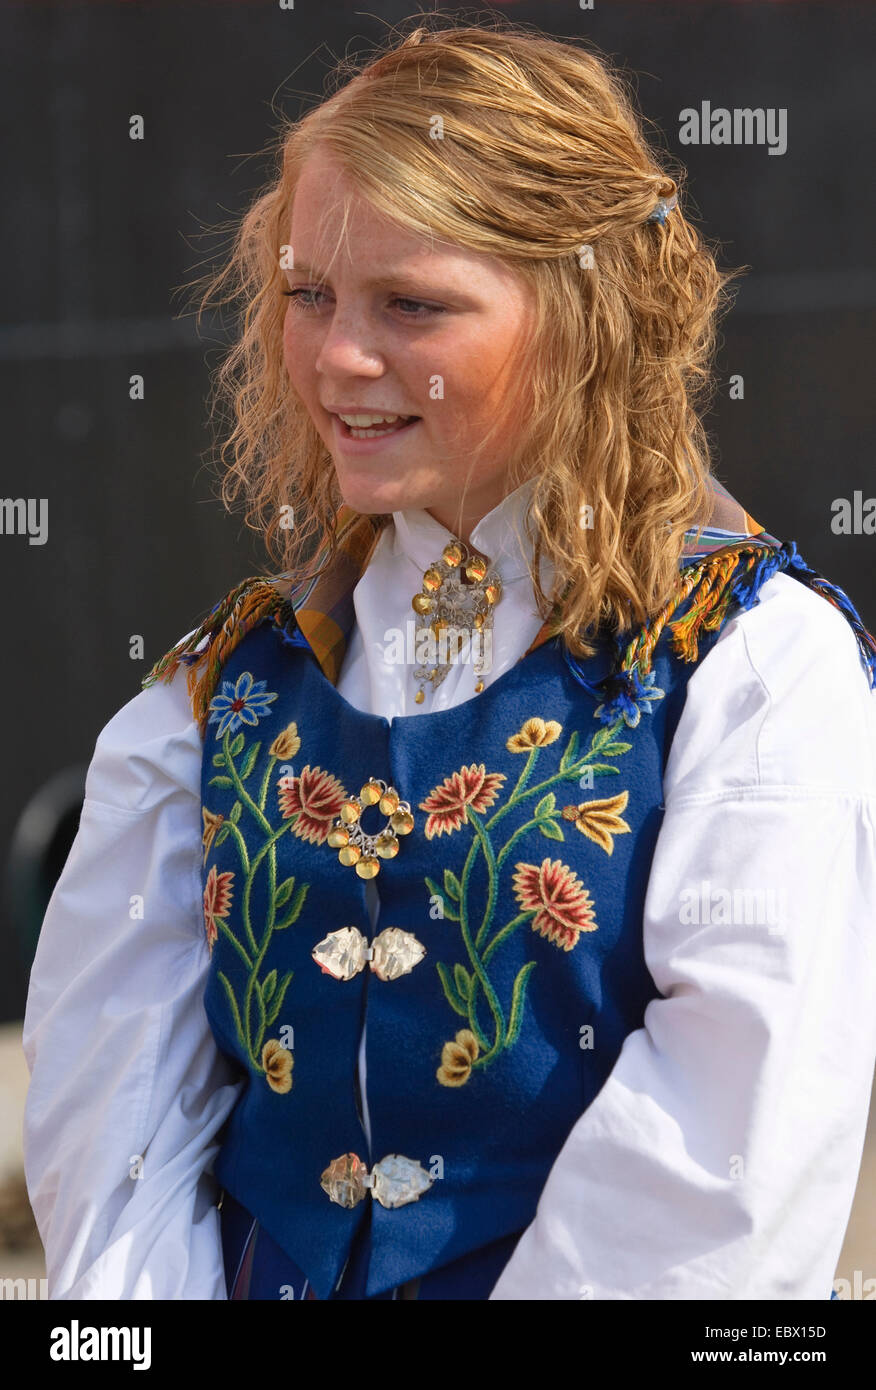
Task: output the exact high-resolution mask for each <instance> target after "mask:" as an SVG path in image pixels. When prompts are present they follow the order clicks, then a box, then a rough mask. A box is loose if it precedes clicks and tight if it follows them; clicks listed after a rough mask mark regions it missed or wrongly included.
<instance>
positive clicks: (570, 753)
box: [560, 730, 578, 772]
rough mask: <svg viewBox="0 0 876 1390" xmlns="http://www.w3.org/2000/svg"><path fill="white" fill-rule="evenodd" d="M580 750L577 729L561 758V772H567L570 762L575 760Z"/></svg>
mask: <svg viewBox="0 0 876 1390" xmlns="http://www.w3.org/2000/svg"><path fill="white" fill-rule="evenodd" d="M577 751H578V732H577V730H575V731H574V732H573V733H572V737H571V738H570V739H569V742H568V743H567V745H566V751H565V753H564V754H563V756H562V757H561V758H560V772H565V770H566V768H567V767H568V766H569V764H570V763H573V762H574V761H575V754H576V752H577Z"/></svg>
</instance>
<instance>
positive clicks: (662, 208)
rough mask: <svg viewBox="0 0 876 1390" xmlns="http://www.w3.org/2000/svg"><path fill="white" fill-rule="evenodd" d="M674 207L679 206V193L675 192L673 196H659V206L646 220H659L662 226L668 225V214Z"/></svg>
mask: <svg viewBox="0 0 876 1390" xmlns="http://www.w3.org/2000/svg"><path fill="white" fill-rule="evenodd" d="M674 207H678V194H677V193H673V195H672V197H671V198H658V199H657V206H656V208H655V209H654V211H653V212H652V213H649V215H648V216H647V217H646V218H645V221H646V222H659V223H660V226H661V227H665V226H666V214H667V213H668V212H671V211H672V209H673V208H674Z"/></svg>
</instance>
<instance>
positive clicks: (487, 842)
mask: <svg viewBox="0 0 876 1390" xmlns="http://www.w3.org/2000/svg"><path fill="white" fill-rule="evenodd" d="M465 810H466V815H467V817H468V819H469V820H470V821H471V824H472V826H473V828H474V832H475V835H476V836H477V842H478V843H480V846H481V849H482V850H483V852H484V861H485V863H486V866H487V874H488V879H489V886H488V889H487V905H486V908H485V909H484V916H483V920H482V922H481V925H480V926H479V927H478V933H477V936H476V937H475V947H476V948H477V949H480V944H481V942H482V940H483V938H484V932H485V931H486V929H487V923H488V922H489V920H490V918H491V917H492V915H493V909H494V908H495V905H496V893H497V891H498V886H499V884H498V878H499V866H498V864H497V863H496V855H495V852H494V850H493V844H492V841H491V839H490V837H489V835H487V834H486V833H485V832H484V828H483V826H482V825H481V822H480V819H479V818H478V816H477V815H476V814H475V812H474V811H472V808H471V807H470V806H466V808H465ZM473 843H474V842H473Z"/></svg>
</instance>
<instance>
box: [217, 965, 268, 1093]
mask: <svg viewBox="0 0 876 1390" xmlns="http://www.w3.org/2000/svg"><path fill="white" fill-rule="evenodd" d="M219 979H220V980H221V982H222V984H223V986H224V988H225V993H226V994H227V995H228V1002H229V1004H230V1005H231V1013H232V1016H233V1018H234V1026H235V1027H236V1029H237V1036H238V1038H239V1039H240V1041H241V1043H242V1044H243V1046H244V1047H245V1048H246V1051H247V1054H248V1056H249V1059H250V1061H251V1062H252V1064H253V1066H254V1067H255V1068H256V1070H257V1071H260V1072H263V1071H264V1067H262V1066H260V1065H259V1063H258V1062H257V1061H256V1060H255V1058H254V1057H253V1055H252V1043H251V1042H250V1037H249V1029H248V1028H247V1029H246V1030H244V1027H243V1024H242V1023H241V1020H240V1013H239V1011H238V1008H237V1000H236V999H235V997H234V990H233V989H232V988H231V983H230V981H229V979H228V977H227V976H226V975H223V973H222V971H221V970H220V971H219Z"/></svg>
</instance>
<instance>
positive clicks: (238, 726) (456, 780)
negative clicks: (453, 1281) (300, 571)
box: [144, 532, 876, 1299]
mask: <svg viewBox="0 0 876 1390" xmlns="http://www.w3.org/2000/svg"><path fill="white" fill-rule="evenodd" d="M758 539H759V543H758V544H749V543H748V542H747V541H743V543H742V544H741V545H738V546H736V545H734V546H726V547H720V541H719V542H718V544H719V547H720V548H719V550H718V552H717V553H716V554H714V555H710V556H709V557H708V559H706V560H703V561H702V562H700V564H699V568H697V567H696V566H691V567H690V568H688V569H685V570H683V572H682V574H681V576H680V584H679V592H678V594H677V595H676V597H675V599H674V600H673V602H672V603H671V604H670V605H667V608H666V609H665V611H664V612H663V613H662V614H661V615H660V616H659V618H658V619H655V620H654V621H653V622H651V623H646V624H645V625H644V627H643V629H642V630H641V631H640V632H639V634H638V635H637V636H636V637H635V638H634V640H633V641H632V642H631V643H630V645H629V646H628V647H627V648H626V653H625V655H624V658H623V662H622V663H620V652H621V651H622V648H621V647H620V646H618V645H615V643H614V641H613V640H609V639H608V638H607V637H606V638H600V639H599V640H598V641H597V642H596V651H595V653H594V655H593V656H591V657H590V658H588V659H586V660H580V659H575V658H573V657H572V656H571V655H570V654H569V653H568V651H567V650H566V648H565V645H564V644H563V643H562V640H561V638H560V637H558V636H553V637H549V636H548V635H547V629H543V630H542V633H541V634H540V637H539V638H538V639H536V643H534V644H533V646H532V647H530V649H529V650H528V651H527V653H526V654H525V655H524V656H523V657H522V658H521V659H520V660H518V661H517V662H516V663H515V664H514V665H513V666H512V667H510V668H509V669H508V670H506V671H505V672H504V673H503V674H502V675H501V676H500V677H499V678H497V679H496V680H495V681H494V682H493V683H492V684H491V685H489V686H487V688H486V689H485V690H484V691H483V692H482V693H481V694H478V695H475V696H473V697H472V698H470V699H468V700H466V701H464V702H463V703H461V704H458V705H456V706H455V707H453V708H450V709H447V710H442V711H437V712H434V713H421V714H417V715H410V716H400V717H396V718H394V719H392V720H388V719H386V718H385V717H383V716H380V715H372V714H368V713H364V712H362V711H360V710H358V709H356V708H355V707H354V706H352V705H351V704H350V703H349V702H348V701H347V700H346V699H344V698H343V697H342V696H341V694H340V693H339V691H338V690H337V689H336V688H335V686H334V684H333V683H332V680H330V679H328V677H327V676H326V674H325V671H324V669H323V667H322V665H321V663H320V661H319V660H318V659H317V657H316V655H315V654H314V650H313V646H312V642H311V641H308V639H307V637H305V635H304V632H303V631H302V629H301V625H300V623H299V622H297V621H296V617H295V613H294V610H293V608H292V606H291V605H290V603H289V602H288V601H287V600H285V599H284V600H282V601H280V600H278V599H277V594H276V592H275V590H274V589H273V588H272V585H273V584H274V581H270V583H266V582H265V581H262V580H252V581H246V584H245V585H242V586H240V588H239V589H238V590H235V591H233V592H232V594H231V595H229V596H228V598H227V599H226V600H225V601H224V603H223V604H220V605H217V607H216V609H214V610H213V613H212V614H211V617H210V618H209V619H208V621H207V622H206V623H205V624H204V625H202V628H201V629H199V630H198V631H197V632H196V633H195V634H194V636H193V637H191V638H190V639H186V640H185V641H184V643H183V644H180V645H179V646H177V647H176V648H174V649H172V650H171V652H169V653H168V654H167V655H166V656H165V657H164V658H162V660H161V661H160V662H159V663H157V665H156V667H154V668H153V671H152V672H151V673H150V675H149V676H148V677H147V678H146V681H144V684H148V683H150V682H151V681H153V680H156V679H168V678H170V677H171V676H172V675H173V672H174V671H175V669H176V668H177V667H178V665H179V664H181V663H188V664H192V665H194V664H196V663H197V662H201V661H202V660H206V661H207V664H208V673H207V676H206V677H204V679H203V681H202V683H201V686H200V687H198V691H197V694H196V687H195V686H194V685H193V683H192V677H191V676H190V689H191V690H192V694H193V703H194V704H195V706H196V708H198V710H199V716H200V720H201V729H202V733H203V735H204V752H203V775H202V789H201V790H202V814H203V823H204V833H203V843H204V865H203V882H204V917H205V929H206V933H207V939H208V942H209V943H210V950H211V957H210V967H209V973H208V980H207V985H206V991H205V1001H204V1002H205V1008H206V1012H207V1016H208V1019H209V1023H210V1026H211V1029H212V1032H213V1034H214V1036H215V1039H216V1043H217V1045H218V1047H219V1048H220V1049H221V1051H222V1052H223V1053H224V1054H225V1055H226V1056H227V1057H228V1058H230V1059H232V1061H233V1062H234V1063H235V1064H236V1065H237V1066H238V1067H239V1070H240V1075H241V1077H242V1078H243V1079H245V1083H246V1084H245V1086H244V1088H243V1090H242V1093H241V1096H240V1098H239V1100H238V1102H237V1104H236V1105H235V1107H234V1109H233V1111H232V1113H231V1115H230V1117H229V1119H228V1122H227V1124H226V1127H225V1130H224V1132H223V1137H222V1143H221V1148H220V1151H219V1153H218V1156H217V1159H216V1162H215V1165H214V1172H215V1176H216V1177H217V1179H218V1181H219V1182H220V1183H221V1184H222V1186H223V1188H224V1189H225V1190H226V1191H228V1192H229V1193H231V1195H232V1196H233V1197H234V1198H235V1199H236V1200H237V1202H239V1203H240V1204H241V1205H242V1206H243V1207H244V1208H245V1209H246V1210H247V1211H248V1212H250V1213H251V1214H252V1215H253V1216H254V1217H255V1218H256V1219H257V1220H258V1221H259V1222H260V1223H261V1226H262V1227H263V1228H264V1229H265V1230H266V1231H267V1232H268V1233H269V1234H270V1236H271V1237H272V1239H273V1240H274V1241H275V1242H276V1243H277V1245H278V1246H280V1247H281V1248H282V1249H283V1250H285V1251H286V1252H287V1254H288V1256H289V1258H290V1259H291V1260H293V1261H294V1262H295V1263H296V1264H297V1265H298V1266H299V1267H300V1269H301V1270H302V1271H304V1273H305V1274H306V1275H307V1277H308V1279H309V1280H310V1282H311V1285H312V1286H313V1289H314V1290H315V1293H316V1296H317V1297H318V1298H320V1299H324V1298H328V1297H329V1296H330V1294H331V1292H332V1290H333V1289H334V1288H335V1287H336V1285H337V1283H338V1279H339V1276H340V1275H341V1273H342V1271H343V1270H344V1267H345V1264H346V1261H347V1259H348V1256H349V1254H350V1250H351V1247H352V1245H353V1241H354V1237H357V1238H358V1239H357V1242H356V1243H357V1248H358V1249H359V1250H361V1249H362V1240H363V1239H364V1241H365V1242H366V1246H367V1259H368V1274H367V1283H366V1297H370V1296H372V1295H376V1294H380V1293H383V1292H384V1291H386V1290H388V1289H391V1288H393V1287H395V1286H398V1285H401V1284H403V1283H405V1282H406V1281H408V1280H412V1279H415V1278H417V1277H419V1276H422V1275H424V1274H427V1273H429V1272H431V1271H434V1270H437V1269H440V1268H442V1267H443V1266H445V1265H449V1264H450V1263H451V1262H453V1261H455V1260H459V1259H461V1258H463V1257H466V1256H468V1255H469V1254H473V1253H474V1252H477V1251H481V1250H483V1249H484V1248H485V1247H487V1246H488V1245H489V1244H490V1242H495V1241H498V1240H500V1239H501V1238H503V1237H507V1236H508V1235H509V1234H512V1233H515V1232H520V1231H522V1230H523V1229H524V1228H525V1227H526V1226H527V1225H528V1224H529V1222H530V1221H531V1220H532V1219H533V1217H534V1215H535V1212H536V1206H537V1203H538V1199H539V1196H540V1194H541V1191H542V1189H543V1187H544V1184H545V1181H546V1179H547V1176H548V1173H549V1171H550V1169H551V1166H552V1164H553V1162H554V1160H555V1159H556V1157H557V1154H558V1153H559V1151H560V1149H561V1148H562V1146H563V1144H564V1142H565V1140H566V1138H567V1136H568V1134H569V1132H570V1130H571V1129H572V1127H573V1126H574V1124H575V1123H576V1121H577V1120H578V1119H579V1117H580V1116H581V1114H582V1113H583V1112H584V1111H585V1110H586V1109H587V1107H588V1106H589V1104H590V1103H591V1101H592V1100H593V1099H594V1098H595V1097H596V1095H597V1094H598V1092H599V1090H600V1088H601V1087H602V1085H603V1084H604V1082H605V1080H606V1078H607V1076H608V1074H609V1072H610V1071H611V1069H612V1067H613V1066H614V1063H615V1061H616V1059H617V1057H618V1054H619V1052H620V1049H621V1047H622V1044H623V1042H624V1039H625V1038H626V1037H627V1035H628V1034H629V1033H630V1032H632V1031H633V1030H635V1029H637V1028H640V1027H641V1026H642V1023H643V1018H644V1013H645V1009H646V1006H647V1004H648V1002H649V1000H651V999H653V998H655V997H659V991H658V990H657V987H656V985H655V983H654V981H653V979H652V977H651V975H650V973H649V971H648V969H647V966H646V963H645V959H644V948H643V909H644V901H645V894H646V890H647V885H648V880H649V874H650V868H651V862H652V858H653V854H654V848H655V844H656V840H657V836H658V832H659V830H660V825H661V819H662V812H663V804H662V803H663V775H664V770H665V767H666V761H667V757H668V754H669V749H670V747H671V744H672V740H673V737H674V734H675V731H676V728H677V725H678V721H679V718H680V716H681V712H682V709H683V706H684V701H685V694H686V689H687V683H688V681H689V680H690V678H691V676H692V675H693V674H694V672H695V670H696V668H697V664H698V662H699V661H700V660H702V658H703V657H704V656H705V655H706V654H707V653H708V651H709V650H710V649H711V647H712V645H713V644H714V642H715V641H716V640H717V637H718V635H719V632H720V630H721V627H722V626H723V622H724V621H725V620H726V618H727V617H728V616H729V615H731V614H732V613H733V612H735V611H738V609H739V608H747V607H750V606H751V604H752V603H754V602H755V601H756V599H757V593H758V590H759V588H760V586H761V585H762V583H763V582H764V581H765V579H766V578H768V577H769V576H770V575H771V574H772V573H775V572H776V571H777V570H779V569H786V570H787V572H788V573H789V574H792V575H794V577H796V578H798V579H800V580H801V581H802V582H806V583H807V584H809V585H810V587H812V588H814V589H815V590H816V591H818V592H820V593H822V595H823V596H824V597H826V598H828V599H829V600H830V601H831V602H832V603H834V605H835V606H836V607H838V608H839V609H840V610H841V611H842V612H843V614H844V616H846V618H847V620H848V621H849V622H850V624H851V625H852V627H853V628H854V630H855V633H856V636H857V639H858V642H859V646H860V648H861V652H862V655H863V657H864V661H865V664H866V666H867V669H868V671H869V673H870V677H871V681H872V680H874V679H876V642H874V639H873V637H872V636H871V634H869V633H868V632H867V631H866V629H865V628H864V627H863V624H862V623H861V620H860V618H859V616H858V614H857V613H856V612H855V610H854V608H853V607H852V605H851V603H850V601H849V600H848V599H847V597H846V596H845V595H844V594H843V593H842V591H841V590H839V589H837V588H836V587H835V586H833V585H830V584H829V583H828V582H827V581H826V580H824V579H823V577H822V576H820V575H818V574H817V573H816V572H815V571H813V570H810V569H809V568H808V566H806V565H805V563H804V562H803V561H802V560H801V559H800V557H799V556H798V555H797V554H796V547H795V546H794V543H793V542H790V543H788V544H787V545H781V544H780V543H779V542H778V541H777V540H775V538H774V537H768V536H767V533H765V532H764V533H761V534H760V536H759V538H758ZM713 548H714V547H713ZM264 594H268V595H269V597H268V598H267V599H264V598H263V597H262V596H263V595H264ZM253 595H257V596H260V597H258V601H257V602H256V601H255V600H253V603H251V602H250V600H251V599H253ZM247 605H249V606H247ZM670 615H672V616H674V618H675V622H674V623H673V624H672V627H671V629H670V626H669V625H668V624H667V622H666V619H667V617H668V616H670ZM331 629H332V624H330V623H329V624H325V623H323V624H322V628H321V631H322V632H326V631H331ZM316 630H317V629H315V631H316ZM205 632H206V633H207V634H208V635H209V636H210V642H209V644H208V647H207V648H206V649H205V651H204V653H203V654H202V655H198V649H197V644H198V642H199V639H200V638H202V636H203V635H204V633H205ZM331 640H332V641H333V640H334V638H332V639H331ZM680 653H681V654H682V655H683V656H684V659H681V656H680ZM619 663H620V664H619ZM379 795H380V796H382V798H383V801H382V803H381V802H377V801H376V798H377V797H378V796H379ZM396 800H398V803H399V804H398V806H397V805H396ZM374 803H376V804H374ZM345 816H346V817H350V816H352V820H350V819H347V820H345ZM351 826H352V828H353V829H355V830H357V831H360V832H361V834H363V835H365V836H369V837H370V836H376V835H380V836H381V839H380V842H379V845H380V847H379V848H378V851H377V854H376V855H375V854H374V853H373V847H374V841H373V840H372V841H370V842H369V845H368V846H367V847H366V854H365V857H366V858H368V859H370V860H371V861H372V863H371V867H372V869H373V865H374V864H375V863H376V864H377V866H378V870H379V872H377V873H376V874H375V876H373V877H371V878H370V879H369V880H368V883H370V886H371V888H372V891H373V888H376V890H377V894H378V897H379V904H380V908H379V918H378V921H377V924H376V929H375V935H374V938H373V940H372V937H371V918H370V913H369V903H368V895H367V886H368V884H367V883H366V878H365V877H364V876H360V873H359V869H358V868H357V866H356V864H354V863H344V862H342V859H343V857H344V855H345V852H346V854H347V857H348V858H349V857H355V850H354V851H353V854H352V855H351V854H350V851H349V850H348V849H346V847H344V846H343V844H341V841H342V840H343V838H344V835H343V831H344V829H345V828H346V829H347V830H349V829H350V827H351ZM354 838H355V837H354ZM339 845H340V848H339ZM382 853H385V855H386V857H382ZM680 887H681V885H680ZM363 948H364V949H363ZM363 1027H364V1028H365V1042H366V1071H367V1084H366V1090H367V1107H368V1114H369V1118H370V1127H371V1145H370V1149H369V1146H368V1142H367V1137H366V1132H365V1128H364V1125H363V1120H362V1117H361V1098H359V1097H358V1087H357V1058H358V1051H359V1044H360V1039H361V1036H362V1030H363ZM363 1225H364V1226H365V1227H366V1228H367V1229H366V1230H364V1231H363V1229H362V1228H363Z"/></svg>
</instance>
